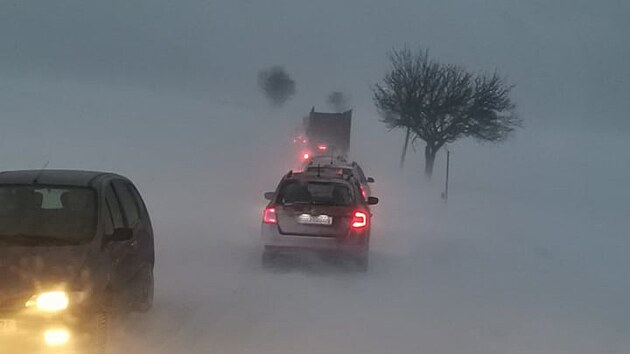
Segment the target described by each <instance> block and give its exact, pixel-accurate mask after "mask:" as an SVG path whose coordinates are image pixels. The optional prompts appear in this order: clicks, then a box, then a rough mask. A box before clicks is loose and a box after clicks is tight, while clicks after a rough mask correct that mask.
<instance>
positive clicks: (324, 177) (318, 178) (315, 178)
mask: <svg viewBox="0 0 630 354" xmlns="http://www.w3.org/2000/svg"><path fill="white" fill-rule="evenodd" d="M286 179H287V180H299V181H307V182H336V183H348V180H347V178H344V177H343V176H340V175H338V174H336V173H330V172H328V173H320V174H319V175H318V174H316V173H314V172H294V173H292V174H291V175H288V176H287V178H286Z"/></svg>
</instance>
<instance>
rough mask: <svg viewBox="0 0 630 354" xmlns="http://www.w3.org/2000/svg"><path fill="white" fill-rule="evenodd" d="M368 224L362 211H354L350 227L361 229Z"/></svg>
mask: <svg viewBox="0 0 630 354" xmlns="http://www.w3.org/2000/svg"><path fill="white" fill-rule="evenodd" d="M367 224H368V217H367V214H366V213H364V212H362V211H355V212H354V215H353V216H352V227H353V228H355V229H361V228H364V227H366V226H367Z"/></svg>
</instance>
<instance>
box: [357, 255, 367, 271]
mask: <svg viewBox="0 0 630 354" xmlns="http://www.w3.org/2000/svg"><path fill="white" fill-rule="evenodd" d="M369 263H370V262H369V257H368V256H367V255H364V256H359V257H357V258H356V259H355V265H356V267H357V270H358V271H359V272H361V273H365V272H367V271H368V268H369Z"/></svg>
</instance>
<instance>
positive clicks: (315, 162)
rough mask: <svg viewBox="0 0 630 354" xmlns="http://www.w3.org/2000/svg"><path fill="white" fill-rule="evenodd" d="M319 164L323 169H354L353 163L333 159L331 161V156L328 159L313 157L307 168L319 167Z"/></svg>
mask: <svg viewBox="0 0 630 354" xmlns="http://www.w3.org/2000/svg"><path fill="white" fill-rule="evenodd" d="M318 164H319V165H321V166H322V167H326V166H331V167H342V168H353V167H354V166H353V165H352V163H351V162H348V161H344V160H340V159H338V158H333V159H332V160H331V158H330V156H328V157H322V156H316V157H313V158H312V159H311V160H310V161H309V162H308V164H307V166H317V165H318Z"/></svg>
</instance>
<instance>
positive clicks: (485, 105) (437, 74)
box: [373, 48, 520, 178]
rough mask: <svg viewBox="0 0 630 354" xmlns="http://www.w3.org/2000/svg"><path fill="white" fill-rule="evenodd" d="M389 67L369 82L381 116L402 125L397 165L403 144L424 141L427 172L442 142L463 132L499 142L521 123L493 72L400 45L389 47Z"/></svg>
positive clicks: (405, 147)
mask: <svg viewBox="0 0 630 354" xmlns="http://www.w3.org/2000/svg"><path fill="white" fill-rule="evenodd" d="M389 58H390V60H391V64H392V69H391V71H390V72H388V73H387V74H386V75H385V77H384V78H383V81H382V83H379V84H377V85H375V86H374V88H373V99H374V103H375V105H376V107H377V108H378V109H379V111H380V113H381V115H382V117H383V118H382V121H383V122H384V123H385V124H386V125H387V127H388V128H389V129H390V130H391V129H403V130H405V141H404V145H403V152H402V154H401V167H402V165H403V163H404V160H405V155H406V152H407V150H408V145H409V142H410V140H411V142H412V143H414V142H415V141H417V140H418V139H420V140H422V141H424V142H425V150H424V156H425V173H426V175H427V177H429V178H430V177H431V175H432V173H433V164H434V162H435V156H436V154H437V152H438V151H439V150H440V148H441V147H442V146H444V144H446V143H452V142H454V141H456V140H458V139H460V138H463V137H473V138H475V139H478V140H482V141H491V142H499V141H502V140H504V139H506V138H507V137H508V135H509V133H510V132H512V131H513V130H514V129H515V128H516V127H518V126H519V125H520V120H519V119H518V117H517V116H516V114H515V105H514V104H513V103H512V101H511V99H510V97H509V94H510V91H511V89H512V86H509V85H507V84H506V82H505V80H504V79H503V78H502V77H500V76H499V75H498V74H496V73H495V74H492V75H485V74H471V73H469V72H467V71H465V70H464V69H463V68H461V67H459V66H455V65H446V64H441V63H438V62H436V61H434V60H431V59H430V58H429V54H428V52H427V51H419V52H417V53H413V52H411V51H410V50H409V49H407V48H404V49H401V50H394V51H392V52H391V53H390V55H389Z"/></svg>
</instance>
